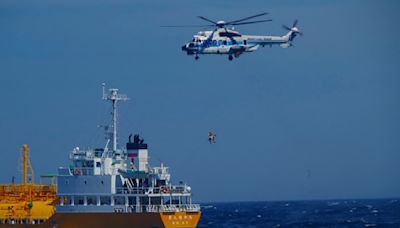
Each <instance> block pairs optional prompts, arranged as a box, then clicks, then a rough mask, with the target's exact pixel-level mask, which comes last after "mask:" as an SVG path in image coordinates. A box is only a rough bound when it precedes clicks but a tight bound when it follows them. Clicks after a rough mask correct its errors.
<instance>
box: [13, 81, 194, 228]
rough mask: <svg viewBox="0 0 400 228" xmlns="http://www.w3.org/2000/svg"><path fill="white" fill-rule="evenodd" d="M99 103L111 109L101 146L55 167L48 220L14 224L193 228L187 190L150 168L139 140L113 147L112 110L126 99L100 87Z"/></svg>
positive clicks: (74, 151)
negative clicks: (107, 104)
mask: <svg viewBox="0 0 400 228" xmlns="http://www.w3.org/2000/svg"><path fill="white" fill-rule="evenodd" d="M102 99H103V100H105V101H108V102H110V103H111V105H112V112H111V117H112V119H111V124H110V126H109V127H104V129H105V130H106V140H105V143H104V145H103V146H101V147H99V148H93V149H91V148H89V149H81V148H80V147H74V149H72V151H71V152H70V154H69V159H70V161H71V163H70V164H69V165H68V166H66V167H59V168H58V174H57V175H56V176H55V178H56V185H57V188H56V195H57V198H58V199H57V202H58V203H57V204H56V205H54V212H53V213H52V214H51V216H49V217H48V218H47V219H40V220H37V221H35V222H32V221H31V220H23V219H20V220H18V221H17V223H18V224H21V225H22V224H23V225H24V227H26V226H32V227H146V228H161V227H166V228H170V227H171V228H172V227H182V228H183V227H186V228H190V227H196V226H197V223H198V222H199V219H200V216H201V209H200V205H199V204H195V203H193V202H192V189H191V187H190V186H189V185H188V184H186V183H183V182H179V183H177V184H176V183H173V182H172V181H171V174H170V172H169V167H167V166H165V165H164V164H163V163H161V164H160V165H159V166H151V165H150V162H149V152H148V144H147V143H145V141H144V139H143V138H142V137H141V136H140V135H139V134H134V135H132V134H130V135H129V136H128V137H127V138H128V140H127V143H126V144H125V146H124V147H120V146H119V145H118V142H117V139H118V137H117V123H118V121H117V105H118V104H119V102H121V101H127V100H129V98H128V97H127V96H126V95H121V94H119V93H118V89H109V90H108V91H107V92H106V90H105V85H104V84H103V96H102ZM110 144H111V145H110ZM8 225H10V223H8Z"/></svg>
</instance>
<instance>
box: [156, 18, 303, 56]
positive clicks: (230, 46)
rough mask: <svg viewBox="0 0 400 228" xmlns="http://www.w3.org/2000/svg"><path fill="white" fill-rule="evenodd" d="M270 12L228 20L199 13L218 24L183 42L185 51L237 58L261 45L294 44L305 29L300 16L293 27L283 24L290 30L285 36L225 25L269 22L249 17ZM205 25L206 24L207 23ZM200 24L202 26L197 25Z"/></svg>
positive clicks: (192, 53) (282, 45) (206, 19)
mask: <svg viewBox="0 0 400 228" xmlns="http://www.w3.org/2000/svg"><path fill="white" fill-rule="evenodd" d="M266 14H267V13H261V14H257V15H254V16H250V17H246V18H243V19H240V20H235V21H230V22H225V21H217V22H215V21H212V20H210V19H208V18H205V17H202V16H199V18H200V19H202V20H205V21H208V22H210V23H212V24H211V25H205V26H207V27H216V28H215V29H214V30H211V31H200V32H198V33H197V34H196V35H194V36H193V39H192V40H191V41H190V42H189V43H186V44H184V45H183V46H182V51H185V52H186V53H187V54H188V55H195V59H196V60H197V59H199V55H204V54H219V55H224V54H226V55H228V56H229V60H232V59H233V56H235V57H236V58H238V57H239V56H240V55H241V54H243V53H245V52H254V51H256V50H257V49H258V48H259V47H260V46H262V47H265V46H270V47H272V45H279V46H281V47H282V48H288V47H290V46H292V41H293V39H294V38H295V37H296V36H297V35H298V34H299V35H303V33H302V32H301V31H300V30H299V29H298V28H297V20H295V21H294V23H293V25H292V27H291V28H289V27H288V26H285V25H284V26H283V28H284V29H286V30H288V33H286V34H285V35H283V36H261V35H243V34H240V33H239V32H238V31H236V30H234V29H233V27H231V28H230V29H228V28H226V27H225V26H233V25H245V24H254V23H261V22H267V21H271V20H258V21H247V20H249V19H252V18H255V17H260V16H263V15H266ZM205 26H202V27H205ZM164 27H193V26H164ZM195 27H198V26H195Z"/></svg>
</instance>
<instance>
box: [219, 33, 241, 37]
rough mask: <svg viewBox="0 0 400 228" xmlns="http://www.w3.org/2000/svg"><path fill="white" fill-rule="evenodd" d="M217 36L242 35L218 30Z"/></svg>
mask: <svg viewBox="0 0 400 228" xmlns="http://www.w3.org/2000/svg"><path fill="white" fill-rule="evenodd" d="M219 36H221V37H240V36H242V35H240V34H237V33H233V32H220V33H219Z"/></svg>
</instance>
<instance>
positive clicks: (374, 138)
mask: <svg viewBox="0 0 400 228" xmlns="http://www.w3.org/2000/svg"><path fill="white" fill-rule="evenodd" d="M399 9H400V2H399V1H316V0H315V1H313V0H302V1H281V0H279V1H278V0H276V1H264V0H259V1H211V0H204V1H178V0H171V1H162V0H157V1H146V0H142V1H128V0H123V1H111V0H107V1H105V0H100V1H99V0H93V1H92V0H83V1H82V0H79V1H78V0H72V1H71V0H68V1H66V0H60V1H53V0H39V1H19V0H17V1H16V0H3V1H1V3H0V91H1V100H2V105H1V111H0V129H1V131H0V142H1V145H2V149H1V155H2V159H1V161H2V162H1V167H2V168H1V173H2V174H1V175H0V182H1V183H8V182H10V181H11V176H13V175H14V176H16V177H18V178H17V180H18V181H19V180H20V179H21V178H20V176H21V174H20V173H19V172H18V170H17V168H18V166H17V163H18V157H19V151H20V148H21V146H22V144H23V143H27V144H28V145H29V147H30V149H31V156H32V162H33V167H34V170H35V173H36V176H38V175H39V174H47V173H56V171H57V167H59V166H67V165H68V164H69V160H68V156H69V152H70V151H71V149H72V148H74V147H76V146H79V147H81V148H86V147H92V148H93V147H103V146H104V144H105V142H104V137H103V132H102V131H101V129H99V128H98V127H97V126H98V125H100V124H107V123H108V122H109V120H110V115H109V114H110V111H111V109H110V105H109V104H107V103H105V102H104V101H102V100H101V99H100V98H101V83H102V82H106V83H107V85H109V86H111V87H118V88H119V89H120V92H121V93H123V94H128V95H129V97H130V98H131V100H130V101H128V102H124V103H121V105H120V119H119V120H120V125H119V126H120V138H119V142H120V144H121V145H124V143H125V142H126V140H127V138H128V135H129V133H131V132H133V133H135V132H139V133H141V134H142V135H143V137H144V138H145V141H146V142H147V143H149V146H150V156H151V164H152V165H158V164H159V161H162V162H164V163H165V164H166V165H168V166H170V167H171V172H172V174H173V180H174V181H176V182H177V181H179V180H183V181H185V182H187V183H189V184H190V185H191V186H192V188H193V190H194V198H195V200H197V201H203V202H204V201H238V200H295V199H332V198H375V197H400V181H399V174H400V165H399V163H400V106H399V101H400V96H399V95H400V92H399V88H400V74H399V70H400V64H399V63H400V62H399V60H400V42H399V37H400V31H399V25H398V23H399V21H400V16H399V15H400V14H399V13H398V11H399ZM265 11H266V12H269V13H270V15H269V16H268V17H265V18H271V19H273V22H270V23H264V24H257V25H249V26H242V27H237V28H236V29H237V30H239V31H240V32H242V33H248V34H271V35H282V34H284V33H285V31H284V30H283V29H282V28H281V25H282V24H286V25H291V23H292V22H293V20H294V19H295V18H297V19H299V24H298V26H299V28H300V29H301V30H302V31H303V32H304V34H305V35H304V36H303V37H297V38H296V40H295V42H294V45H295V46H294V47H293V48H288V49H282V48H279V47H273V48H261V49H259V50H258V51H257V52H255V53H251V54H244V55H242V56H241V57H240V58H239V59H235V60H234V61H232V62H230V61H228V60H227V56H201V57H200V59H199V60H198V61H195V60H194V58H193V56H187V55H186V54H185V53H183V52H182V51H181V50H180V47H181V45H182V44H184V43H185V42H187V41H188V40H190V39H191V37H192V35H193V34H194V33H196V32H197V31H198V30H197V29H196V28H185V29H170V28H160V25H165V24H167V25H170V24H178V25H179V24H203V21H201V20H199V19H197V18H196V16H198V15H202V16H205V17H208V18H210V19H214V20H220V19H224V20H234V19H238V18H242V17H246V16H249V15H252V14H257V13H260V12H265ZM211 129H212V130H214V131H215V132H216V133H217V135H218V138H217V143H216V144H214V145H210V144H209V143H208V142H207V132H208V131H209V130H211Z"/></svg>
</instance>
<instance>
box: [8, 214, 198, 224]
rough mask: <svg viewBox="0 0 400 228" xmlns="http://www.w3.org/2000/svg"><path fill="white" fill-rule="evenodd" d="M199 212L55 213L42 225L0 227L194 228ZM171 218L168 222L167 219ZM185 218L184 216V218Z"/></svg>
mask: <svg viewBox="0 0 400 228" xmlns="http://www.w3.org/2000/svg"><path fill="white" fill-rule="evenodd" d="M188 214H190V217H191V218H193V219H190V220H185V219H182V220H181V219H180V218H179V217H180V215H188ZM200 214H201V213H200V212H176V213H173V212H172V213H82V212H80V213H71V212H68V213H55V214H54V215H53V216H51V218H50V219H49V220H47V221H45V222H44V223H43V224H36V225H32V224H0V227H46V228H47V227H49V228H75V227H78V228H80V227H90V228H91V227H96V228H103V227H104V228H106V227H107V228H117V227H118V228H119V227H135V228H141V227H143V228H162V227H166V228H169V227H181V228H183V227H186V228H189V227H196V225H197V223H198V221H199V219H200ZM171 217H172V221H171V219H170V220H168V218H171ZM185 217H186V216H185ZM182 218H183V216H182Z"/></svg>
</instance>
